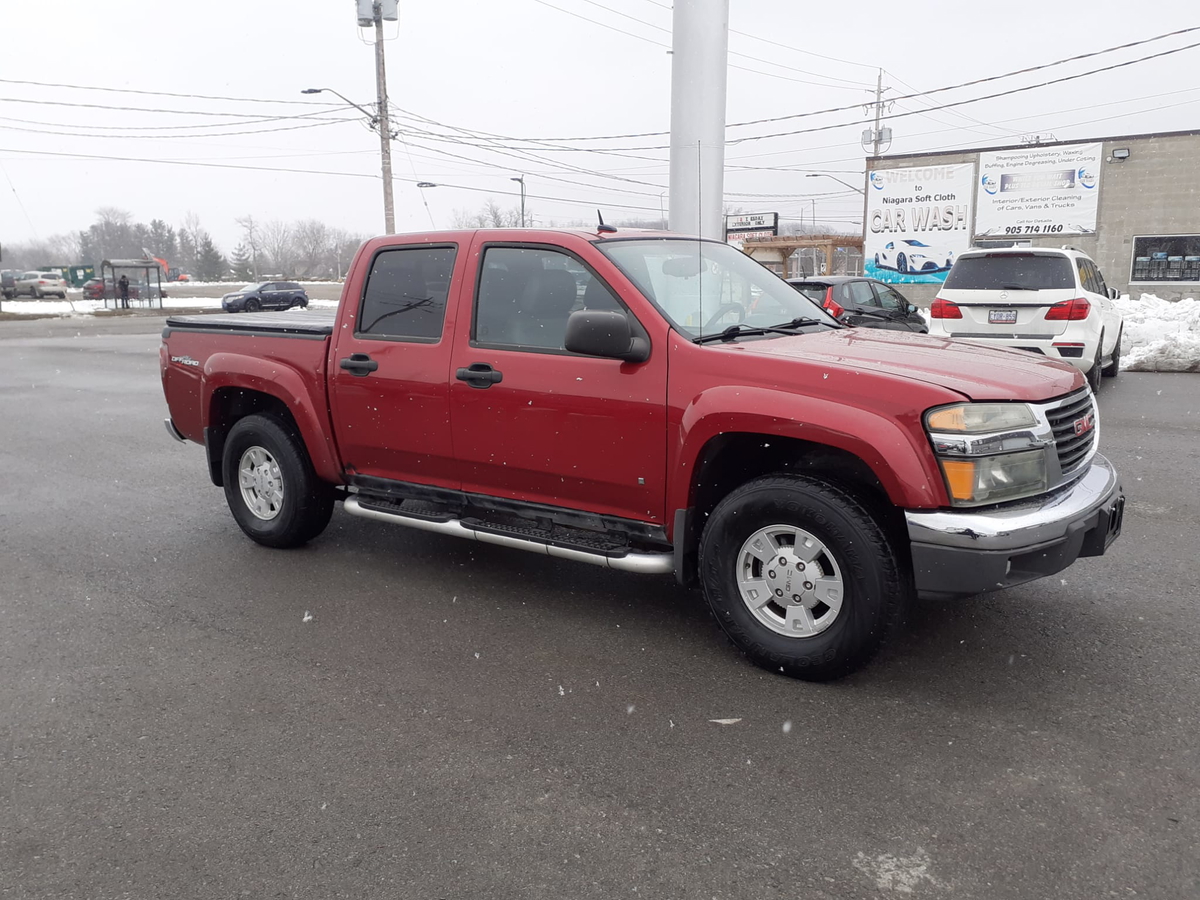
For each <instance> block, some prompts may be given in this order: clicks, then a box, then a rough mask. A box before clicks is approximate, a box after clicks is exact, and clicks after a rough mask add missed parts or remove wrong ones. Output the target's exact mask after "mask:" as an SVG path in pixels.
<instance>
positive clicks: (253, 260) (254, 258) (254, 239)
mask: <svg viewBox="0 0 1200 900" xmlns="http://www.w3.org/2000/svg"><path fill="white" fill-rule="evenodd" d="M234 221H235V222H237V224H238V227H240V228H241V229H242V243H243V244H245V246H246V249H247V250H249V251H250V270H251V273H252V275H253V278H254V280H255V281H258V276H259V271H258V257H259V255H260V254H261V253H262V237H261V235H260V234H259V225H258V223H257V222H256V221H254V214H253V213H246V215H244V216H242V217H241V218H239V219H234Z"/></svg>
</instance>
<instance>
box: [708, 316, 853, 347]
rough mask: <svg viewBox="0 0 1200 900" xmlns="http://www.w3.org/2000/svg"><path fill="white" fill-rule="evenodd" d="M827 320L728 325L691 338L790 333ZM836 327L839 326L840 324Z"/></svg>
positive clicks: (803, 319)
mask: <svg viewBox="0 0 1200 900" xmlns="http://www.w3.org/2000/svg"><path fill="white" fill-rule="evenodd" d="M828 324H829V323H828V322H822V321H821V320H820V319H808V318H799V319H792V320H791V321H790V322H781V323H779V324H778V325H742V324H741V323H738V324H737V325H730V326H729V327H728V328H726V329H725V330H724V331H718V332H716V333H715V334H703V335H701V336H700V337H697V338H692V343H693V344H707V343H710V342H711V341H732V340H733V339H734V338H739V337H747V336H749V335H757V334H792V331H793V329H796V328H803V327H804V326H806V325H828ZM837 327H839V328H840V327H841V326H840V325H839V326H837Z"/></svg>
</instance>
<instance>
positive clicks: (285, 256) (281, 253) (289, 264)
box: [261, 219, 296, 276]
mask: <svg viewBox="0 0 1200 900" xmlns="http://www.w3.org/2000/svg"><path fill="white" fill-rule="evenodd" d="M261 233H262V242H263V249H264V250H266V251H267V256H269V257H271V267H272V271H273V272H275V274H277V275H284V276H286V275H291V274H292V269H293V268H295V263H294V260H295V257H296V251H295V245H294V243H293V241H292V226H290V225H288V224H287V222H281V221H279V220H278V219H272V220H271V221H270V222H268V223H267V224H265V225H263V226H262V229H261Z"/></svg>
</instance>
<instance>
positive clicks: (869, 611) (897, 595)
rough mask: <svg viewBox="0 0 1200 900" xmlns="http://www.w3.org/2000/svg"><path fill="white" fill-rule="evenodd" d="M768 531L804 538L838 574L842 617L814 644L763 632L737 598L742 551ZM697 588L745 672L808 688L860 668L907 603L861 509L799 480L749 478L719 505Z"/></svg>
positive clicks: (891, 557) (891, 561) (890, 558)
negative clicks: (824, 553)
mask: <svg viewBox="0 0 1200 900" xmlns="http://www.w3.org/2000/svg"><path fill="white" fill-rule="evenodd" d="M774 525H780V526H794V527H799V528H802V529H804V530H805V531H806V532H808V533H809V534H810V535H812V536H813V537H815V538H816V539H817V540H819V541H820V542H821V543H823V544H824V545H825V547H826V548H827V549H828V554H829V555H830V556H832V559H833V562H834V563H835V564H836V566H837V568H838V569H839V570H840V572H841V573H842V584H843V588H844V590H843V595H842V605H841V608H840V611H839V612H838V613H837V615H836V617H835V618H834V619H833V620H832V624H829V625H828V627H827V628H825V630H823V631H820V632H819V633H817V634H814V635H812V636H808V637H793V636H790V635H786V634H782V633H780V632H778V631H775V630H773V629H772V628H770V627H768V626H767V625H766V624H764V623H763V622H762V621H760V619H759V618H758V617H757V616H756V614H755V613H753V612H751V610H750V608H749V607H748V605H747V603H746V601H744V600H743V599H742V594H741V591H740V590H739V588H738V580H737V579H738V571H739V566H740V557H741V554H742V550H743V545H745V544H746V543H747V542H748V541H749V539H750V538H751V537H752V536H753V535H754V534H755V533H756V532H757V531H758V530H759V529H762V528H769V527H771V526H774ZM809 565H810V566H811V565H812V563H809ZM827 567H828V563H824V564H823V568H827ZM764 571H765V567H764ZM809 571H810V572H811V569H810V570H809ZM771 574H772V576H773V575H774V572H772V573H771ZM797 577H800V576H797ZM804 577H808V576H804ZM700 579H701V583H702V585H703V587H704V593H705V596H706V597H707V599H708V603H709V607H710V608H711V609H712V612H713V615H715V616H716V619H717V622H718V623H719V624H720V625H721V627H722V628H723V629H724V630H725V633H726V634H727V635H729V637H730V639H731V640H732V641H733V642H734V643H735V644H736V645H737V646H738V647H739V648H740V649H741V650H742V652H743V653H745V654H746V655H747V656H748V657H749V658H750V660H751V661H752V662H754V663H755V664H756V665H758V666H761V667H762V668H764V669H767V670H769V671H771V672H782V673H783V674H785V675H790V676H791V677H793V678H801V679H804V680H806V681H830V680H832V679H835V678H841V677H842V676H844V675H847V674H849V673H850V672H853V671H855V670H856V669H859V668H861V667H862V666H864V665H866V663H867V662H869V661H870V660H871V658H872V657H873V656H874V655H875V654H876V653H877V652H878V650H879V648H880V647H881V646H882V645H883V642H884V640H885V639H886V638H887V637H888V635H889V634H890V633H891V632H892V630H893V628H894V627H895V625H896V622H897V621H898V620H899V618H900V615H901V612H902V611H903V609H904V607H905V606H906V605H907V603H908V600H909V597H910V596H911V594H912V587H911V579H910V577H909V576H908V574H907V570H906V569H905V568H904V567H903V565H902V562H901V559H900V557H899V555H898V554H897V552H896V550H895V548H894V547H893V546H892V543H891V541H890V540H889V538H888V535H887V532H886V530H885V529H884V527H883V526H882V524H881V523H880V521H879V520H878V519H877V518H876V517H875V516H873V515H872V514H871V512H870V511H869V510H868V508H867V507H866V506H865V505H864V504H863V502H862V501H861V500H860V499H859V498H858V497H856V496H855V495H854V494H853V493H851V492H849V491H847V490H845V489H844V488H842V487H840V486H837V485H834V484H830V483H828V482H825V481H821V480H819V479H816V478H810V477H807V476H800V475H771V476H766V477H763V478H756V479H754V480H753V481H750V482H748V483H746V484H744V485H742V486H741V487H740V488H738V489H737V490H735V491H733V492H732V493H731V494H729V495H728V496H727V497H725V499H724V500H722V501H721V502H720V503H719V504H717V507H716V509H714V510H713V512H712V515H710V516H709V518H708V524H707V525H706V526H705V529H704V533H703V535H702V537H701V541H700ZM774 602H775V601H774V600H771V601H770V604H767V605H774ZM765 606H766V605H764V608H765ZM777 608H778V607H777ZM813 609H814V610H818V609H820V605H819V604H818V606H817V607H814V608H813Z"/></svg>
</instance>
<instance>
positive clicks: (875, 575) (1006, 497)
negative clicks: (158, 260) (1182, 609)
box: [161, 226, 1124, 680]
mask: <svg viewBox="0 0 1200 900" xmlns="http://www.w3.org/2000/svg"><path fill="white" fill-rule="evenodd" d="M161 369H162V380H163V388H164V391H165V393H166V398H167V403H168V406H169V409H170V418H169V419H167V423H166V424H167V429H168V431H169V432H170V433H171V434H172V435H173V436H174V437H176V438H177V439H179V440H185V439H186V440H192V441H195V442H197V443H201V444H203V445H204V447H205V450H206V452H207V457H208V469H209V474H210V477H211V478H212V481H213V483H214V484H216V485H218V486H223V487H224V489H225V494H226V497H227V499H228V502H229V506H230V509H231V510H232V512H233V516H234V518H235V520H236V521H237V523H238V525H240V526H241V528H242V529H243V531H245V533H246V534H247V535H249V536H250V538H252V539H253V540H255V541H257V542H259V543H261V544H265V545H267V546H270V547H293V546H296V545H299V544H302V543H304V542H305V541H308V540H310V539H311V538H314V537H316V536H317V535H318V534H320V533H321V531H322V530H323V529H324V528H325V526H326V525H327V524H328V522H329V519H330V516H331V514H332V511H333V506H334V503H335V502H336V501H341V502H342V504H343V509H344V510H345V512H347V513H349V514H351V515H355V516H363V517H365V518H369V519H377V520H379V521H382V522H390V523H392V524H395V525H404V526H407V527H410V528H418V529H423V530H426V531H434V532H438V533H441V534H446V535H455V536H458V537H464V538H468V539H470V540H475V541H483V542H486V543H493V544H500V545H503V546H507V547H513V548H517V549H522V550H529V551H533V552H536V553H542V554H546V555H549V556H554V557H559V558H562V559H570V560H577V561H579V562H585V563H592V564H593V565H600V566H607V567H609V568H614V569H622V570H624V571H627V572H635V573H644V574H659V575H665V574H669V573H674V575H675V577H676V578H677V579H678V580H679V581H680V582H681V583H683V584H685V585H698V586H700V587H702V588H703V590H704V593H705V596H706V597H707V600H708V603H709V604H710V606H711V608H712V611H713V613H714V615H715V617H716V619H717V622H718V623H719V624H720V625H721V627H722V628H723V629H724V630H725V631H726V633H727V634H728V635H729V636H730V637H731V638H732V639H733V641H734V642H735V643H736V644H737V645H738V646H739V647H740V648H741V649H742V650H743V651H744V652H745V653H746V654H747V655H748V656H749V657H750V658H751V659H752V660H753V661H754V662H756V663H758V664H759V665H762V666H764V667H766V668H769V669H770V670H772V671H782V672H784V673H787V674H789V675H793V676H796V677H800V678H806V679H812V680H824V679H831V678H836V677H839V676H841V675H844V674H846V673H847V672H850V671H852V670H854V669H855V668H857V667H859V666H861V665H863V664H864V663H865V662H866V661H867V660H868V659H870V657H871V656H872V655H873V654H874V653H875V651H876V650H877V649H878V648H879V646H880V644H881V643H882V641H883V640H884V638H885V637H886V636H887V635H888V633H889V631H890V630H891V628H892V626H893V625H894V624H895V622H896V621H897V618H898V617H899V615H900V612H901V610H902V609H903V607H904V604H905V603H906V602H907V601H908V600H909V599H910V598H911V597H912V596H914V595H925V596H932V597H938V598H951V597H960V596H968V595H972V594H976V593H980V592H983V591H990V590H996V589H998V588H1004V587H1009V586H1011V585H1016V584H1020V583H1022V582H1026V581H1030V580H1032V579H1035V578H1038V577H1040V576H1043V575H1049V574H1051V573H1054V572H1057V571H1059V570H1061V569H1063V568H1065V567H1067V566H1069V565H1070V564H1071V563H1073V562H1074V561H1075V560H1076V559H1077V558H1078V557H1081V556H1097V555H1100V554H1103V553H1104V552H1105V551H1106V549H1107V548H1108V546H1109V545H1110V544H1111V543H1112V541H1113V540H1114V539H1115V538H1116V537H1117V535H1118V534H1119V533H1120V528H1121V516H1122V510H1123V506H1124V497H1123V493H1122V490H1121V486H1120V483H1119V480H1118V477H1117V474H1116V472H1115V471H1114V470H1113V467H1112V466H1111V465H1110V464H1109V463H1108V461H1107V460H1105V459H1104V457H1102V456H1100V455H1099V454H1098V453H1097V452H1096V449H1097V442H1098V438H1099V424H1098V417H1097V411H1096V407H1095V401H1094V399H1093V397H1092V394H1091V391H1090V390H1089V389H1088V387H1087V385H1086V383H1085V381H1084V378H1083V376H1082V375H1081V374H1080V373H1079V372H1078V371H1077V370H1075V369H1074V368H1071V367H1070V366H1066V365H1063V364H1061V363H1057V362H1052V361H1048V360H1043V359H1038V358H1037V357H1034V356H1032V355H1029V354H1026V353H1024V352H1021V351H1010V350H1000V349H989V348H985V347H981V346H972V345H970V344H967V343H957V342H954V341H950V340H945V339H939V338H931V337H927V336H924V335H918V334H912V333H901V332H893V331H880V330H877V329H865V328H863V329H858V328H850V327H846V326H843V325H842V324H840V323H839V322H837V321H836V320H835V319H833V318H831V317H830V316H829V315H828V314H827V313H826V312H825V311H824V310H822V309H821V308H820V307H819V306H818V305H817V304H815V303H813V302H812V301H810V300H809V299H808V298H806V297H805V296H804V295H803V294H802V293H800V292H799V291H796V290H794V289H793V288H792V287H790V286H789V285H787V284H786V283H785V282H783V281H781V280H780V279H779V278H777V277H776V276H775V275H774V274H772V273H771V272H769V271H768V270H767V269H765V268H763V267H761V266H759V265H758V264H757V263H755V262H753V261H752V260H751V259H749V258H748V257H747V256H745V255H744V254H742V253H741V252H739V251H737V250H735V249H734V248H732V247H729V246H727V245H725V244H722V243H719V242H714V241H704V240H700V239H696V238H687V237H681V236H675V235H668V234H663V233H661V232H640V231H628V232H626V231H618V230H615V229H613V228H611V227H610V226H601V227H600V228H599V229H597V230H596V231H595V232H580V231H550V230H545V231H543V230H531V229H524V230H479V231H455V232H441V233H430V234H410V235H393V236H389V237H380V238H375V239H373V240H370V241H368V242H367V243H365V244H364V245H363V246H362V247H361V248H360V250H359V251H358V254H357V256H356V257H355V260H354V263H353V265H352V266H351V268H350V272H349V275H348V276H347V278H346V283H345V287H344V289H343V291H342V298H341V303H340V306H339V308H338V310H337V312H336V314H335V313H333V312H332V311H326V312H322V311H304V312H298V311H293V312H287V313H259V314H251V315H244V314H243V315H237V316H233V315H207V316H191V317H186V316H185V317H173V318H170V319H168V320H167V325H166V328H165V329H164V331H163V343H162V351H161Z"/></svg>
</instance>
